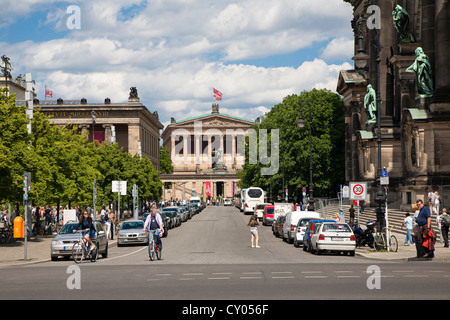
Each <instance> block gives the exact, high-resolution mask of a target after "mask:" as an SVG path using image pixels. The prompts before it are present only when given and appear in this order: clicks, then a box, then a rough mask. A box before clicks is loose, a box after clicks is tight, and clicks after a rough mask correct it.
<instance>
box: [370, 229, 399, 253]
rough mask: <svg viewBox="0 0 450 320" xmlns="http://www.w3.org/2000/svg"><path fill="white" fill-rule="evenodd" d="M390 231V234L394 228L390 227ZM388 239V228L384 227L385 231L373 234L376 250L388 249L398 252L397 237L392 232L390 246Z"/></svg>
mask: <svg viewBox="0 0 450 320" xmlns="http://www.w3.org/2000/svg"><path fill="white" fill-rule="evenodd" d="M389 233H390V234H391V233H392V228H389ZM386 239H387V233H386V228H384V229H383V232H377V233H376V234H374V235H373V240H374V241H373V244H374V246H373V247H374V249H375V251H381V250H386V251H389V252H397V251H398V241H397V237H396V236H394V235H393V234H391V236H390V237H389V246H388V243H387V241H386Z"/></svg>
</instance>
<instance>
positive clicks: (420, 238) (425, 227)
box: [414, 199, 436, 258]
mask: <svg viewBox="0 0 450 320" xmlns="http://www.w3.org/2000/svg"><path fill="white" fill-rule="evenodd" d="M417 206H418V208H419V210H420V212H419V216H418V217H417V224H418V225H419V232H418V235H417V236H416V238H415V239H414V242H415V244H416V251H417V257H418V258H433V257H434V249H435V247H434V245H435V243H436V239H435V237H434V233H433V230H432V229H431V213H430V210H429V209H428V207H426V206H425V205H424V204H423V201H422V200H420V199H419V200H417Z"/></svg>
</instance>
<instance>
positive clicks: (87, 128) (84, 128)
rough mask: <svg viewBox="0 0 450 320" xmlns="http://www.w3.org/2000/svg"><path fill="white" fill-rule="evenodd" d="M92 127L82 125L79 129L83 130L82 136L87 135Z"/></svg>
mask: <svg viewBox="0 0 450 320" xmlns="http://www.w3.org/2000/svg"><path fill="white" fill-rule="evenodd" d="M90 127H91V126H90V125H89V124H80V125H79V126H78V128H81V135H84V134H86V132H89V128H90Z"/></svg>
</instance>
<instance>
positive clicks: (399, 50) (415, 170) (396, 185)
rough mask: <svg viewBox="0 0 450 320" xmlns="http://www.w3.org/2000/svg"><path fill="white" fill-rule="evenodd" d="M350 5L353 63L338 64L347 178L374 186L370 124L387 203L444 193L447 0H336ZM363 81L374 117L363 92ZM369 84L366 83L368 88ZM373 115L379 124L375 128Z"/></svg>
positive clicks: (449, 47)
mask: <svg viewBox="0 0 450 320" xmlns="http://www.w3.org/2000/svg"><path fill="white" fill-rule="evenodd" d="M343 1H345V2H348V3H350V4H351V5H352V6H353V16H354V19H353V20H352V22H351V27H352V28H353V32H354V39H355V41H354V44H355V47H354V56H353V58H352V59H353V60H354V61H355V64H354V69H352V70H342V71H341V72H340V75H339V80H338V86H337V92H338V93H339V94H340V95H342V96H343V97H344V103H345V125H346V126H345V130H346V131H345V134H346V135H345V137H346V138H345V139H346V147H345V151H346V166H345V170H346V171H345V177H346V180H347V182H350V181H366V182H367V183H368V186H369V187H370V190H369V198H370V199H369V201H370V202H374V200H375V197H376V192H377V184H378V182H377V177H378V176H379V175H380V171H381V170H380V168H379V165H378V157H379V153H378V132H381V168H382V167H386V171H387V173H388V177H389V184H388V185H387V186H388V190H389V196H388V199H389V203H390V204H391V205H393V206H394V207H398V208H401V209H404V210H410V209H411V204H412V203H414V202H415V201H416V200H417V199H423V200H424V201H425V202H426V200H427V194H428V192H430V191H433V192H434V191H438V192H439V193H440V195H441V201H442V202H441V208H442V205H443V206H445V205H447V206H448V205H449V204H450V200H449V198H448V196H449V194H450V3H449V1H447V0H397V1H394V0H390V1H386V0H343ZM369 85H371V86H372V87H373V89H374V90H375V91H374V92H375V93H376V95H377V97H376V99H377V100H378V101H377V105H378V107H379V108H380V117H379V118H378V117H377V118H376V119H374V118H373V117H374V116H373V113H371V109H370V108H371V106H373V104H372V105H371V104H370V103H369V102H368V101H369V100H370V99H367V97H369V98H370V96H368V92H369V91H370V90H369V89H370V87H369ZM368 88H369V89H368ZM378 121H380V128H381V130H380V131H378Z"/></svg>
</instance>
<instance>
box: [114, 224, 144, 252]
mask: <svg viewBox="0 0 450 320" xmlns="http://www.w3.org/2000/svg"><path fill="white" fill-rule="evenodd" d="M143 230H144V221H142V220H128V221H124V222H122V224H121V226H120V229H119V232H118V233H117V246H118V247H120V246H122V245H124V244H135V243H138V244H148V232H147V231H145V232H144V231H143Z"/></svg>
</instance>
